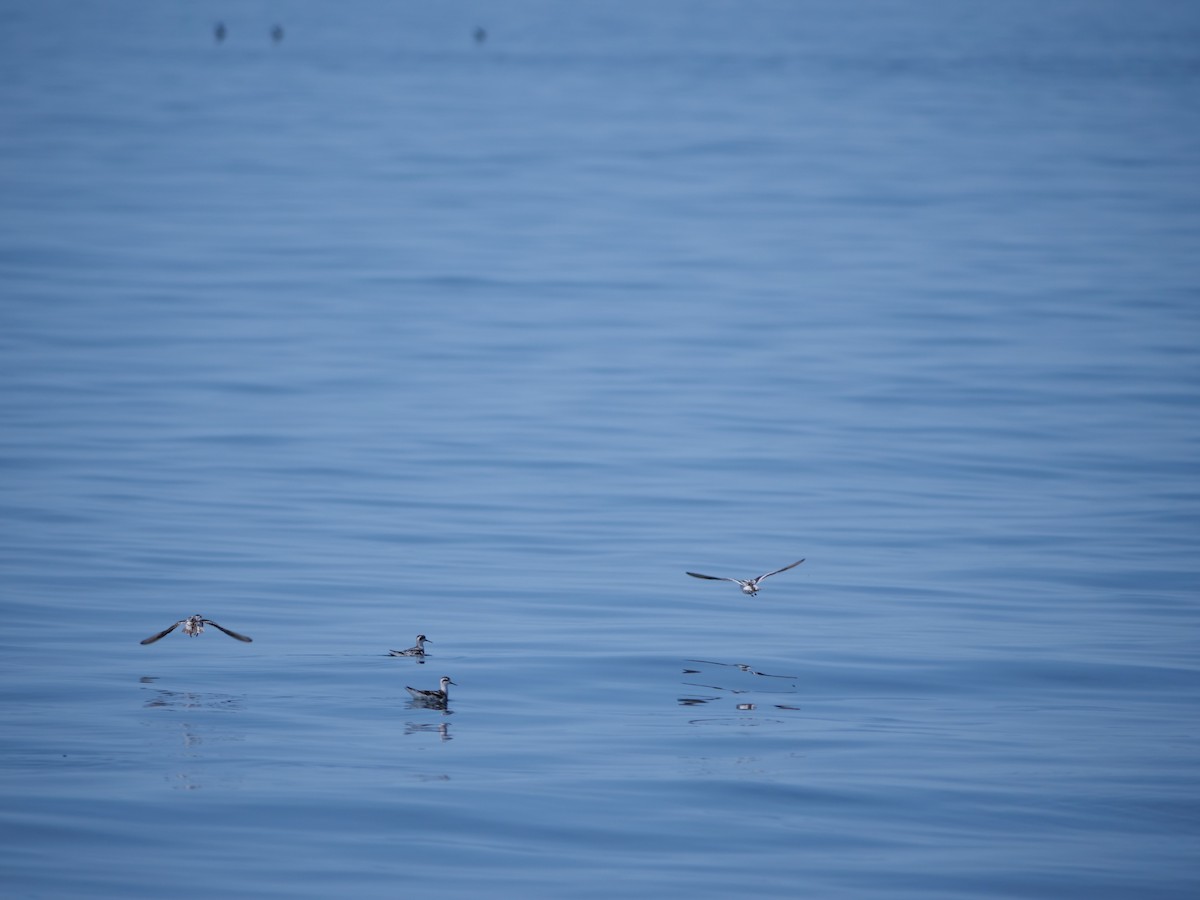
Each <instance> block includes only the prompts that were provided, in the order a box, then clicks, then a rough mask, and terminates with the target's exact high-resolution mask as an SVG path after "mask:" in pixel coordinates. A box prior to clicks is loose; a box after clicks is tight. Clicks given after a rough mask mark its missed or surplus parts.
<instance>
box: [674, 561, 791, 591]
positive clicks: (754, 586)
mask: <svg viewBox="0 0 1200 900" xmlns="http://www.w3.org/2000/svg"><path fill="white" fill-rule="evenodd" d="M802 562H804V560H803V559H799V560H796V562H794V563H792V564H791V565H790V566H784V567H783V568H782V569H776V570H775V571H774V572H768V573H767V574H766V575H759V576H758V577H757V578H749V579H747V580H746V581H742V579H740V578H724V577H722V576H720V575H701V574H700V573H699V572H688V573H687V574H689V575H691V576H692V577H693V578H707V579H708V580H709V581H732V582H733V583H734V584H740V585H741V586H742V593H743V594H749V595H750V596H751V597H753V596H754V595H755V594H757V593H758V583H759V582H760V581H762V580H763V579H764V578H770V577H771V576H772V575H778V574H779V573H780V572H786V571H787V570H788V569H794V568H796V566H798V565H800V563H802Z"/></svg>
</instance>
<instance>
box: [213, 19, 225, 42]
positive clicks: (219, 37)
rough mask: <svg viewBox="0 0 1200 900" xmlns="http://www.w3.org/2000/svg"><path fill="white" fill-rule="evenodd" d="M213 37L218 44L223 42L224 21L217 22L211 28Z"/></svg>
mask: <svg viewBox="0 0 1200 900" xmlns="http://www.w3.org/2000/svg"><path fill="white" fill-rule="evenodd" d="M213 37H214V38H216V41H217V43H218V44H221V43H224V42H225V23H224V22H218V23H217V25H216V27H215V28H213Z"/></svg>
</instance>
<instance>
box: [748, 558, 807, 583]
mask: <svg viewBox="0 0 1200 900" xmlns="http://www.w3.org/2000/svg"><path fill="white" fill-rule="evenodd" d="M802 562H804V560H803V559H798V560H796V561H795V562H794V563H792V564H791V565H790V566H784V567H783V568H782V569H776V570H775V571H774V572H768V573H767V574H766V575H759V576H758V580H759V581H762V580H763V579H764V578H770V577H771V576H772V575H778V574H779V573H780V572H786V571H787V570H788V569H794V568H796V566H798V565H800V563H802Z"/></svg>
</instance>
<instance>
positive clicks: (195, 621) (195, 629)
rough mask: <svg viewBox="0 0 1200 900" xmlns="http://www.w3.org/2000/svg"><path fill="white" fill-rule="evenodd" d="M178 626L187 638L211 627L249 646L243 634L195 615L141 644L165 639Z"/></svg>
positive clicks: (248, 641)
mask: <svg viewBox="0 0 1200 900" xmlns="http://www.w3.org/2000/svg"><path fill="white" fill-rule="evenodd" d="M180 625H182V626H183V633H184V634H186V635H187V636H188V637H195V636H196V635H198V634H200V632H202V631H203V630H204V626H205V625H211V626H212V627H213V628H215V629H217V631H223V632H225V633H226V634H227V635H229V636H230V637H231V638H233V639H234V640H238V641H245V642H246V643H247V644H249V643H250V641H251V638H248V637H246V636H245V635H244V634H238V633H237V632H236V631H230V630H229V629H228V628H226V627H224V626H223V625H218V624H217V623H216V622H214V621H213V620H212V619H206V618H204V616H201V615H198V614H197V615H194V616H188V617H187V618H186V619H180V620H179V621H178V622H176V623H175V624H174V625H172V626H171V627H170V628H164V629H163V630H162V631H160V632H159V633H158V634H156V635H153V636H152V637H148V638H146V639H145V640H144V641H142V643H143V644H153V643H154V642H155V641H157V640H158V639H159V638H165V637H166V636H167V635H168V634H170V633H171V632H172V631H174V630H175V629H176V628H178V627H179V626H180Z"/></svg>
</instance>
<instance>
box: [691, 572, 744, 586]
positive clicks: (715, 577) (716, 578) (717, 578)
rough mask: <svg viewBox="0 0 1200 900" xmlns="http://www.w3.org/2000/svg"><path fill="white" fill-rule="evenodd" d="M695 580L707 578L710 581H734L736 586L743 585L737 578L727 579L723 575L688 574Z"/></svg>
mask: <svg viewBox="0 0 1200 900" xmlns="http://www.w3.org/2000/svg"><path fill="white" fill-rule="evenodd" d="M687 574H688V575H691V576H692V577H693V578H707V579H708V580H709V581H732V582H733V583H734V584H741V582H740V581H738V580H737V579H736V578H725V577H723V576H721V575H701V574H700V573H699V572H688V573H687Z"/></svg>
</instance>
